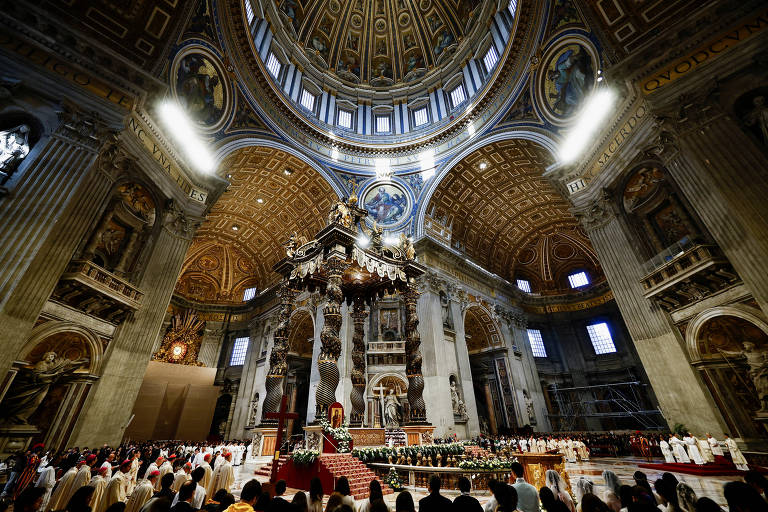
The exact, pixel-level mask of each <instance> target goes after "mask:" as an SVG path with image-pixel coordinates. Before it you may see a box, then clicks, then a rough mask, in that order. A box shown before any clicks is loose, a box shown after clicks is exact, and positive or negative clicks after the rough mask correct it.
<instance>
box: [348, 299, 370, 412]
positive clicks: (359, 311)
mask: <svg viewBox="0 0 768 512" xmlns="http://www.w3.org/2000/svg"><path fill="white" fill-rule="evenodd" d="M367 316H368V312H367V311H366V310H365V302H363V300H362V299H358V300H355V305H354V310H353V311H352V322H353V323H354V325H355V332H354V334H353V335H352V391H350V393H349V401H350V403H351V404H352V413H351V414H350V425H351V426H353V427H361V426H362V425H363V415H364V414H365V319H366V317H367Z"/></svg>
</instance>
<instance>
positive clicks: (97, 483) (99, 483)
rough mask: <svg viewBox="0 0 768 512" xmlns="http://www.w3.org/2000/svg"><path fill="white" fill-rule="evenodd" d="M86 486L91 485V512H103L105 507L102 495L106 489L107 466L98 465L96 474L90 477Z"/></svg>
mask: <svg viewBox="0 0 768 512" xmlns="http://www.w3.org/2000/svg"><path fill="white" fill-rule="evenodd" d="M88 486H89V487H93V494H92V495H91V512H104V511H105V510H106V509H107V505H106V503H105V500H104V495H105V494H106V490H107V468H105V467H104V466H102V467H100V468H99V472H98V474H97V475H96V476H94V477H93V478H91V481H90V482H89V483H88Z"/></svg>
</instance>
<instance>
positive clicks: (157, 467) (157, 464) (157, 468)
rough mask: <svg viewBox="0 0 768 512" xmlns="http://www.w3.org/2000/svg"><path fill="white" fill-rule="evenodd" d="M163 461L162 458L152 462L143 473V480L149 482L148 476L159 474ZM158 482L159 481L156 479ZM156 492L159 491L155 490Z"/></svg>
mask: <svg viewBox="0 0 768 512" xmlns="http://www.w3.org/2000/svg"><path fill="white" fill-rule="evenodd" d="M164 460H165V459H164V458H163V457H158V458H157V460H156V461H155V462H152V463H151V464H150V465H149V467H148V468H147V470H146V471H145V472H144V480H149V475H151V474H152V473H154V472H155V471H157V472H158V473H160V466H162V465H163V461H164ZM158 480H160V479H159V478H158ZM156 490H159V489H156Z"/></svg>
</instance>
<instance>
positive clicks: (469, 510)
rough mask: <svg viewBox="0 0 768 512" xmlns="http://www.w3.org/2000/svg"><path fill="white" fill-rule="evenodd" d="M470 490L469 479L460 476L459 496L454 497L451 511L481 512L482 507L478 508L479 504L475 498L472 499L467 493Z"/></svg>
mask: <svg viewBox="0 0 768 512" xmlns="http://www.w3.org/2000/svg"><path fill="white" fill-rule="evenodd" d="M471 490H472V484H471V483H469V478H467V477H465V476H462V477H461V478H459V491H461V494H460V495H459V496H456V499H454V500H453V510H456V511H457V512H458V511H462V512H463V511H466V512H482V511H483V507H481V506H480V502H479V501H477V498H473V497H472V496H470V495H469V491H471Z"/></svg>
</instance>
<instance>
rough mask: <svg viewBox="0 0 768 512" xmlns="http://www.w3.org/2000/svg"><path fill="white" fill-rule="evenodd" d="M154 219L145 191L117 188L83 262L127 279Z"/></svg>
mask: <svg viewBox="0 0 768 512" xmlns="http://www.w3.org/2000/svg"><path fill="white" fill-rule="evenodd" d="M155 217H156V206H155V201H154V200H153V199H152V196H151V195H150V193H149V192H148V191H147V189H146V188H144V187H143V186H141V185H139V184H137V183H124V184H122V185H119V186H118V187H116V188H115V190H114V192H113V194H112V197H111V199H110V201H109V204H108V205H107V209H106V211H105V212H104V215H103V216H102V217H101V220H100V221H99V223H98V224H97V227H96V229H95V230H94V231H93V233H92V234H91V236H90V238H89V240H88V243H87V245H86V247H85V249H84V250H83V253H82V259H85V260H89V261H92V262H93V263H95V264H96V265H98V266H100V267H101V268H103V269H105V270H108V271H110V272H112V273H114V274H116V275H118V276H121V277H122V276H125V275H127V274H128V273H129V272H131V271H132V270H133V269H134V266H135V263H136V261H137V259H138V255H139V254H140V253H141V249H142V248H143V246H144V244H145V243H146V241H147V239H148V237H149V233H150V231H151V229H152V227H153V226H154V224H155Z"/></svg>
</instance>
